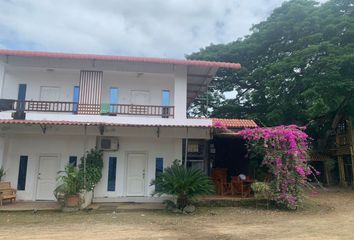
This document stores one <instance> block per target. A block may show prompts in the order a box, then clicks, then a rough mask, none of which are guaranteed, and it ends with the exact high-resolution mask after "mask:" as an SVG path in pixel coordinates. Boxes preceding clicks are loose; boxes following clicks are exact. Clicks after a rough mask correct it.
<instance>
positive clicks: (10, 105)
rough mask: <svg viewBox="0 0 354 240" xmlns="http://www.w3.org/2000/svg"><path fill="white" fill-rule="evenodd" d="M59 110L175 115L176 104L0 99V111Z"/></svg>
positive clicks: (165, 116)
mask: <svg viewBox="0 0 354 240" xmlns="http://www.w3.org/2000/svg"><path fill="white" fill-rule="evenodd" d="M7 110H17V111H24V112H57V113H73V114H93V115H141V116H160V117H164V118H169V117H174V106H157V105H134V104H105V103H103V104H81V103H75V102H56V101H32V100H25V101H19V100H11V99H0V111H7Z"/></svg>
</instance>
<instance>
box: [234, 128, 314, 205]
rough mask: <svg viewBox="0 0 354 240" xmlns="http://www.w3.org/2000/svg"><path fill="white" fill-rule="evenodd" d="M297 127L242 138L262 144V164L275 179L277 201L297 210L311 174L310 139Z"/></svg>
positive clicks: (253, 131) (261, 131) (249, 133)
mask: <svg viewBox="0 0 354 240" xmlns="http://www.w3.org/2000/svg"><path fill="white" fill-rule="evenodd" d="M303 130H304V128H302V127H298V126H296V125H290V126H277V127H271V128H254V129H245V130H242V131H240V132H239V134H240V135H241V136H242V137H243V138H244V139H245V140H247V141H249V142H257V143H261V144H263V147H264V159H263V164H265V165H267V166H268V169H269V170H270V172H271V173H272V174H273V175H274V179H273V181H272V189H273V194H274V200H276V201H277V202H278V203H281V204H284V205H286V206H287V207H289V208H296V207H297V206H298V204H299V202H300V201H301V200H302V198H303V187H304V186H305V185H306V183H307V180H308V176H309V175H311V174H312V170H311V167H310V166H309V165H308V136H307V134H306V133H304V132H303Z"/></svg>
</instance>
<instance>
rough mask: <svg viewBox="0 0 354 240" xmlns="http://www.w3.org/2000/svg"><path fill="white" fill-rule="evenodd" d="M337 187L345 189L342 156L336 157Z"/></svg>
mask: <svg viewBox="0 0 354 240" xmlns="http://www.w3.org/2000/svg"><path fill="white" fill-rule="evenodd" d="M338 172H339V186H340V187H346V186H347V182H346V181H345V172H344V161H343V156H338Z"/></svg>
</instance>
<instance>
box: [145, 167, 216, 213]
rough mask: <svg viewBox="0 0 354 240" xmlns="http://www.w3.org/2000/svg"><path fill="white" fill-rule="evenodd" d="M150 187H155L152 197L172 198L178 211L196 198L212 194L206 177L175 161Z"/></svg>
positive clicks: (208, 179)
mask: <svg viewBox="0 0 354 240" xmlns="http://www.w3.org/2000/svg"><path fill="white" fill-rule="evenodd" d="M151 185H155V192H154V193H153V195H155V194H157V195H159V196H161V195H162V194H168V195H172V196H174V197H175V198H176V206H177V208H179V209H183V208H184V207H185V206H187V205H188V204H190V203H191V201H192V200H193V198H194V197H196V196H199V195H207V194H212V193H214V186H213V183H212V182H211V180H210V178H209V177H208V176H207V175H205V174H204V173H203V172H202V171H201V170H199V169H192V168H185V167H184V166H181V165H180V164H178V162H177V161H175V162H174V163H173V164H172V165H171V166H170V167H167V168H166V169H165V170H164V172H163V173H161V174H159V175H158V177H157V178H156V179H155V180H153V181H152V183H151ZM156 186H158V188H156Z"/></svg>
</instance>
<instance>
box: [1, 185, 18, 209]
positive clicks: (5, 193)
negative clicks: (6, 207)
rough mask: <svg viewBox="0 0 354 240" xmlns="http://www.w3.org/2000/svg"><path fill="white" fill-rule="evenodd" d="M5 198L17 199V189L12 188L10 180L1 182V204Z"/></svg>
mask: <svg viewBox="0 0 354 240" xmlns="http://www.w3.org/2000/svg"><path fill="white" fill-rule="evenodd" d="M3 200H10V202H12V201H14V202H15V201H16V189H13V188H11V184H10V182H0V206H2V201H3Z"/></svg>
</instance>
